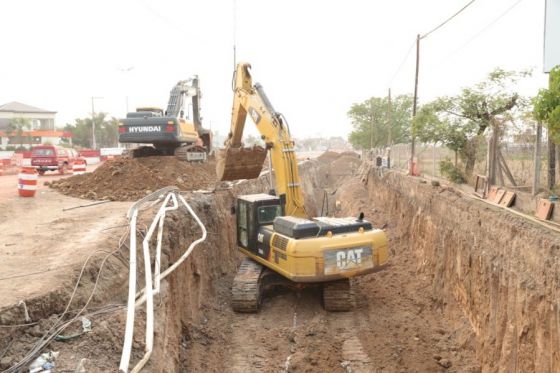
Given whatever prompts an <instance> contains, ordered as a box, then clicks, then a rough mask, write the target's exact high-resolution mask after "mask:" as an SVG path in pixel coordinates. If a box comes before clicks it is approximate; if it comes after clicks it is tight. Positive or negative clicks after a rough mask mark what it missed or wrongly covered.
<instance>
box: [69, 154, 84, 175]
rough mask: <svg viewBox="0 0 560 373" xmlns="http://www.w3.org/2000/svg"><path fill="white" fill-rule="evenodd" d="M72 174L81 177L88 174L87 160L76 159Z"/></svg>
mask: <svg viewBox="0 0 560 373" xmlns="http://www.w3.org/2000/svg"><path fill="white" fill-rule="evenodd" d="M72 172H73V173H74V175H81V174H85V173H86V160H85V159H83V158H76V160H75V161H74V164H73V165H72Z"/></svg>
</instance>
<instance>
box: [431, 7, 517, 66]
mask: <svg viewBox="0 0 560 373" xmlns="http://www.w3.org/2000/svg"><path fill="white" fill-rule="evenodd" d="M522 1H523V0H517V1H516V2H515V3H513V4H512V5H510V6H509V7H508V8H507V9H506V10H505V11H504V12H503V13H501V14H500V15H499V16H498V17H496V18H494V19H493V20H492V21H491V22H490V23H488V24H487V25H486V26H484V27H483V28H482V29H480V30H479V31H478V32H477V33H476V34H474V35H473V36H471V37H470V38H469V39H468V40H467V41H466V42H465V43H463V44H462V45H461V46H460V47H459V48H457V49H455V50H454V51H453V52H451V53H449V54H448V55H447V56H445V57H443V58H442V59H441V60H439V61H438V62H437V63H436V64H435V65H432V68H431V69H430V71H431V70H433V69H435V68H437V67H439V66H440V65H441V64H442V63H443V62H444V61H446V60H447V59H449V58H451V57H453V56H454V55H455V54H457V53H458V52H460V51H461V50H462V49H464V48H465V47H466V46H468V45H469V44H470V43H472V42H473V40H475V39H476V38H478V37H479V36H480V35H482V34H483V33H485V32H486V31H487V30H488V29H490V28H491V27H492V26H494V25H495V24H496V23H497V22H498V21H499V20H501V19H502V18H503V17H505V16H506V15H507V14H508V13H509V12H511V11H512V10H513V9H514V8H515V7H516V6H517V5H519V4H520V3H521V2H522Z"/></svg>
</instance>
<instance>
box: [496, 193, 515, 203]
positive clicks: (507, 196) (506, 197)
mask: <svg viewBox="0 0 560 373" xmlns="http://www.w3.org/2000/svg"><path fill="white" fill-rule="evenodd" d="M513 201H515V193H514V192H510V191H507V192H506V194H504V196H503V198H502V200H501V201H500V203H499V205H500V206H504V207H510V206H511V205H513Z"/></svg>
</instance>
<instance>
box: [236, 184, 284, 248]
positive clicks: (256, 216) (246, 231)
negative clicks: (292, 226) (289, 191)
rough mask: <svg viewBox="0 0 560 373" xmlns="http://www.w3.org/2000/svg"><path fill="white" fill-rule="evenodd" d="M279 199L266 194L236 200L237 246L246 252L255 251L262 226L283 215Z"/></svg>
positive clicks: (241, 197)
mask: <svg viewBox="0 0 560 373" xmlns="http://www.w3.org/2000/svg"><path fill="white" fill-rule="evenodd" d="M283 212H284V211H283V208H282V205H281V204H280V198H278V197H276V196H270V195H267V194H252V195H246V196H240V197H239V198H238V199H237V209H236V214H237V244H238V245H239V246H241V247H243V248H245V249H247V250H250V251H255V252H256V250H257V236H258V233H259V228H260V227H261V226H262V225H270V224H272V222H273V221H274V218H276V217H277V216H281V215H283Z"/></svg>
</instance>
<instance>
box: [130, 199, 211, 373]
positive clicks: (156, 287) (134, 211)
mask: <svg viewBox="0 0 560 373" xmlns="http://www.w3.org/2000/svg"><path fill="white" fill-rule="evenodd" d="M177 196H179V199H180V200H181V202H182V203H183V205H184V206H185V208H186V209H187V211H188V213H189V214H190V215H191V216H192V217H193V218H194V219H195V221H196V222H197V224H198V226H199V227H200V229H201V230H202V236H201V237H200V238H199V239H197V240H195V241H193V242H192V243H191V244H190V245H189V247H188V248H187V250H186V251H185V252H184V253H183V255H182V256H181V257H180V258H179V259H178V260H177V261H176V262H175V263H173V265H171V266H170V267H169V268H167V269H166V270H165V271H164V272H162V273H160V269H161V268H160V266H161V242H162V238H163V224H164V220H165V214H166V212H167V211H169V210H176V209H177V208H178V205H179V204H178V201H177ZM170 199H172V200H173V205H172V206H167V204H168V202H169V200H170ZM145 201H146V202H147V200H144V199H143V200H140V201H138V202H137V203H135V204H134V205H133V207H131V209H130V210H129V214H128V216H129V217H131V221H130V229H131V235H130V275H129V287H128V305H127V307H128V308H127V319H126V328H125V338H124V344H123V352H122V356H121V362H120V365H119V371H120V372H124V373H126V372H127V371H128V365H129V363H130V354H131V351H132V340H133V334H134V313H135V308H136V306H138V305H141V304H142V303H143V302H144V301H146V312H147V313H146V347H145V354H144V356H143V357H142V359H141V360H140V361H139V362H138V363H137V364H136V366H135V367H134V368H133V369H132V371H131V372H132V373H136V372H139V371H140V370H141V369H142V368H143V367H144V365H145V364H146V363H147V362H148V360H149V359H150V356H151V354H152V350H153V335H154V312H153V296H154V294H158V293H159V292H160V283H161V280H163V279H164V278H165V277H167V276H168V275H169V274H171V273H172V272H173V271H174V270H175V269H177V267H179V266H180V265H181V263H183V262H184V261H185V260H186V259H187V258H188V257H189V255H190V254H191V252H192V251H193V250H194V248H195V247H196V246H197V245H198V244H199V243H201V242H203V241H204V240H206V237H207V231H206V227H205V226H204V224H203V223H202V221H201V220H200V218H199V217H198V216H197V215H196V213H195V212H194V210H193V209H192V208H191V206H190V205H189V204H188V203H187V201H186V200H185V199H184V198H183V196H181V195H180V194H176V192H175V191H171V192H170V193H169V194H168V195H167V196H166V198H165V199H164V202H163V203H162V206H161V207H160V209H159V210H158V213H157V214H156V217H155V218H154V220H153V221H152V224H151V225H150V228H149V230H148V232H147V234H146V236H145V238H144V240H143V242H142V246H143V255H144V268H145V276H146V286H145V287H144V289H142V291H141V292H139V294H138V295H140V294H141V295H140V297H139V298H138V299H136V301H134V300H135V298H136V296H137V294H136V223H137V218H138V208H139V207H140V206H141V204H142V203H144V202H145ZM156 225H158V235H157V247H156V262H155V266H154V275H155V277H154V282H152V270H151V259H150V248H149V241H150V239H151V237H152V235H153V233H154V230H155V227H156ZM132 232H133V233H132Z"/></svg>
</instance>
